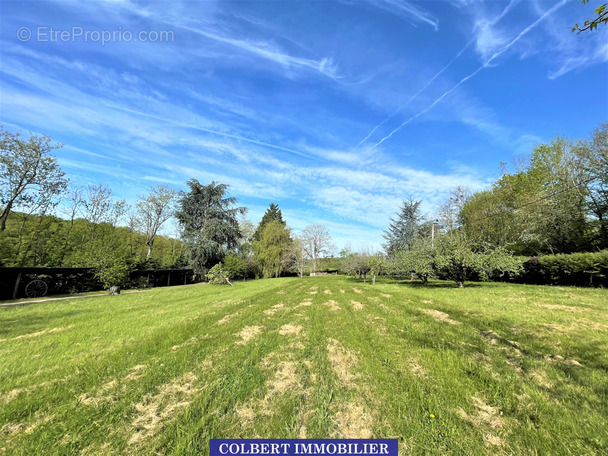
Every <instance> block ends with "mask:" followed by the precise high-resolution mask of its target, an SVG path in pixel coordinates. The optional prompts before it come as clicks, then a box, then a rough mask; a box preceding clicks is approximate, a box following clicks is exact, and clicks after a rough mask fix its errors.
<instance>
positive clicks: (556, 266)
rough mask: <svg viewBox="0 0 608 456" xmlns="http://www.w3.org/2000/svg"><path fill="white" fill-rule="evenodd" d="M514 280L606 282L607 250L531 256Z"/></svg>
mask: <svg viewBox="0 0 608 456" xmlns="http://www.w3.org/2000/svg"><path fill="white" fill-rule="evenodd" d="M523 268H524V273H523V274H522V275H521V276H520V277H519V278H518V279H517V281H518V282H522V283H531V284H537V285H575V286H583V287H584V286H587V287H588V286H596V287H597V286H608V250H602V251H601V252H593V253H570V254H559V255H544V256H540V257H532V258H528V259H526V260H524V262H523Z"/></svg>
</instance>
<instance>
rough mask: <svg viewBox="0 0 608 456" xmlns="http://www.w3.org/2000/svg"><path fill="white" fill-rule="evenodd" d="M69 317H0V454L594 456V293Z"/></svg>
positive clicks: (213, 301) (167, 294) (597, 402)
mask: <svg viewBox="0 0 608 456" xmlns="http://www.w3.org/2000/svg"><path fill="white" fill-rule="evenodd" d="M476 285H477V284H476ZM342 291H343V292H342ZM87 301H88V300H82V301H78V302H76V301H74V303H69V302H66V303H61V304H58V305H53V306H52V307H51V306H49V305H45V306H44V309H43V307H42V306H40V307H38V308H35V307H34V306H32V307H23V308H17V309H3V310H2V312H0V321H3V322H6V323H7V324H3V325H2V328H3V329H2V332H1V333H0V339H6V340H4V341H3V342H0V354H1V355H3V356H2V359H1V361H0V373H1V379H2V387H0V388H1V389H2V391H3V392H2V394H1V397H2V399H0V401H2V400H4V401H5V402H4V403H3V404H2V407H0V409H1V410H0V429H1V430H2V431H1V432H0V442H1V443H0V449H2V448H4V451H7V452H9V453H15V454H32V453H35V452H41V451H43V450H44V451H45V452H47V453H51V454H70V453H75V452H79V453H85V454H125V453H129V454H150V453H160V454H206V453H207V451H208V443H207V442H208V439H209V438H212V437H304V436H306V437H319V438H323V437H330V436H333V437H343V436H348V437H366V436H374V437H398V438H400V439H401V442H400V445H401V451H402V453H404V454H462V453H465V454H488V453H505V454H509V453H527V452H530V451H532V452H538V453H550V454H564V453H568V452H570V453H575V454H580V453H583V454H597V453H601V451H602V450H603V449H605V448H606V441H607V438H606V428H607V427H608V423H607V421H606V417H607V415H608V410H607V406H606V403H607V401H606V391H607V388H606V386H607V381H606V371H607V365H608V360H607V359H606V348H608V347H607V346H606V344H607V335H606V331H605V328H608V325H607V324H608V318H607V314H606V310H605V307H604V306H603V305H602V304H601V303H602V302H604V301H606V291H605V290H579V289H566V288H549V287H530V286H517V285H505V284H479V285H477V286H472V287H470V288H466V289H464V290H458V289H454V288H451V287H450V286H449V285H448V286H447V287H446V284H443V283H432V284H431V285H430V286H428V287H420V286H416V285H410V284H407V283H406V284H403V283H397V282H393V281H381V282H380V283H378V284H376V285H371V284H363V283H359V282H355V281H353V280H352V279H347V278H344V277H317V278H307V279H277V280H274V279H273V280H263V281H256V282H247V283H237V284H236V286H235V287H234V288H230V287H209V286H201V285H198V286H186V287H172V288H165V289H157V290H151V291H148V292H145V293H140V294H135V295H130V296H120V297H104V298H96V300H91V301H88V302H87ZM93 301H95V302H93ZM329 301H331V302H329ZM353 303H360V305H354V304H353ZM54 328H62V329H61V330H55V331H51V330H53V329H54ZM36 333H40V334H38V335H34V336H32V337H20V336H23V335H32V334H36ZM17 337H20V338H17ZM249 337H250V338H249ZM248 338H249V339H248ZM79 344H80V345H79ZM38 355H40V356H38ZM36 385H38V386H36ZM19 389H21V390H22V391H21V392H20V393H19ZM15 391H17V394H15ZM7 398H8V399H9V400H7Z"/></svg>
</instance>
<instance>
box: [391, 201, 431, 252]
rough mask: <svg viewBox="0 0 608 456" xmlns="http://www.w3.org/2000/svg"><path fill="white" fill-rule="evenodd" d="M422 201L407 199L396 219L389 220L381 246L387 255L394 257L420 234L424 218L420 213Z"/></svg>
mask: <svg viewBox="0 0 608 456" xmlns="http://www.w3.org/2000/svg"><path fill="white" fill-rule="evenodd" d="M420 204H422V200H418V201H416V200H414V199H413V198H409V199H407V200H404V201H403V204H402V207H401V211H400V212H399V214H398V215H397V218H396V219H393V218H391V219H390V220H391V223H390V225H389V227H388V228H387V229H386V231H385V232H384V235H383V237H384V239H386V244H384V245H383V247H384V250H385V251H386V253H387V255H389V256H394V255H395V254H396V253H397V252H399V251H401V250H404V249H407V248H409V246H410V245H411V244H412V242H414V239H415V238H416V236H417V235H418V233H419V232H420V227H421V226H422V224H423V222H424V217H423V216H422V214H421V213H420Z"/></svg>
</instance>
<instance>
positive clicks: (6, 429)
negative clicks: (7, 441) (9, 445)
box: [0, 423, 25, 435]
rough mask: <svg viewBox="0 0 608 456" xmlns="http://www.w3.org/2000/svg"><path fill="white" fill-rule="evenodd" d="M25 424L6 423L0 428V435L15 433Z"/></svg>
mask: <svg viewBox="0 0 608 456" xmlns="http://www.w3.org/2000/svg"><path fill="white" fill-rule="evenodd" d="M24 427H25V425H24V424H23V423H6V424H5V425H4V426H2V429H0V435H16V434H19V433H21V429H23V428H24Z"/></svg>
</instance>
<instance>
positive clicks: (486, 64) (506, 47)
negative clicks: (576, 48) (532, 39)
mask: <svg viewBox="0 0 608 456" xmlns="http://www.w3.org/2000/svg"><path fill="white" fill-rule="evenodd" d="M566 2H567V0H562V1H561V2H559V3H558V4H556V5H554V6H553V7H552V8H550V9H549V10H547V11H546V12H545V13H544V14H543V15H542V16H541V17H539V18H538V19H537V20H535V21H534V22H533V23H532V24H530V25H529V26H528V27H526V28H525V29H524V30H522V31H521V32H520V33H519V34H518V35H517V36H515V37H514V38H513V39H511V41H509V42H508V43H507V44H505V45H504V46H503V47H502V48H500V49H499V50H497V51H496V52H494V53H493V54H492V56H491V57H490V58H489V59H488V60H486V61H485V62H484V63H483V64H482V65H481V66H480V67H478V68H477V69H476V70H475V71H473V72H472V73H469V74H468V75H467V76H465V77H464V78H462V79H461V80H460V81H458V83H456V85H454V86H453V87H452V88H451V89H449V90H447V91H445V92H444V93H443V94H442V95H440V96H439V97H438V98H437V99H435V101H433V102H432V103H431V104H430V105H429V106H427V107H426V108H424V109H423V110H421V111H419V112H417V113H416V114H414V115H413V116H411V117H410V118H408V119H407V120H406V121H405V122H403V123H402V124H401V125H399V126H398V127H397V128H395V129H394V130H393V131H391V132H390V133H389V134H388V135H387V136H385V137H384V138H382V139H381V140H380V141H378V142H377V143H376V144H374V147H378V146H380V145H381V144H382V143H383V142H385V141H386V140H388V139H390V138H391V137H392V136H393V135H394V134H395V133H397V132H398V131H399V130H401V129H402V128H403V127H405V126H406V125H407V124H409V123H411V122H412V121H414V120H416V119H417V118H418V117H420V116H422V115H424V114H426V113H427V112H428V111H430V110H431V109H433V108H434V107H435V106H436V105H437V104H439V103H440V102H441V101H442V100H443V99H444V98H445V97H447V96H448V95H450V94H451V93H452V92H454V91H455V90H456V89H458V88H459V87H460V86H461V85H462V84H464V83H465V82H467V81H468V80H469V79H471V78H473V77H474V76H476V75H477V74H478V73H479V72H481V71H482V70H484V69H486V68H488V67H489V66H490V65H491V64H492V62H493V61H494V60H496V59H497V58H498V57H500V56H501V55H502V54H504V53H505V52H507V51H508V50H509V49H510V48H511V47H512V46H513V45H514V44H515V43H517V42H518V41H519V40H520V39H521V38H522V37H523V36H525V35H526V34H527V33H529V32H530V31H531V30H534V29H535V28H536V27H537V26H538V25H539V24H540V23H541V22H542V21H543V20H544V19H545V18H547V17H548V16H550V15H551V14H553V13H554V12H555V11H557V10H558V9H559V8H561V7H562V6H564V5H565V4H566Z"/></svg>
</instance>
